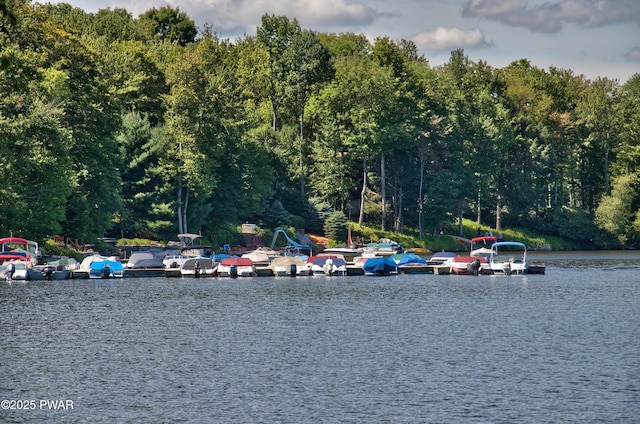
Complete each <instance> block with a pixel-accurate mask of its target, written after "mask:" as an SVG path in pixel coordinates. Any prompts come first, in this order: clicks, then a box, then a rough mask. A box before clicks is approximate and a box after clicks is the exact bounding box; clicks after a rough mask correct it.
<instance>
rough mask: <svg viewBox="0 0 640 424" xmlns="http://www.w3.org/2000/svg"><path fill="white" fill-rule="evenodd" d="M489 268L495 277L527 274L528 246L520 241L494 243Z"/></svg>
mask: <svg viewBox="0 0 640 424" xmlns="http://www.w3.org/2000/svg"><path fill="white" fill-rule="evenodd" d="M489 266H490V268H491V271H492V272H493V274H495V275H511V274H526V273H527V246H526V245H525V244H524V243H520V242H518V241H500V242H496V243H493V244H492V245H491V255H490V257H489Z"/></svg>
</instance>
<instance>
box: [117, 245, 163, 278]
mask: <svg viewBox="0 0 640 424" xmlns="http://www.w3.org/2000/svg"><path fill="white" fill-rule="evenodd" d="M164 274H165V265H164V263H163V261H162V260H160V259H159V258H157V257H156V256H155V255H154V254H153V252H147V251H141V252H133V253H132V254H131V256H130V257H129V260H128V261H127V262H126V263H125V264H124V276H125V277H160V276H163V275H164Z"/></svg>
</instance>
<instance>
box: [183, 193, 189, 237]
mask: <svg viewBox="0 0 640 424" xmlns="http://www.w3.org/2000/svg"><path fill="white" fill-rule="evenodd" d="M185 191H186V194H185V196H184V208H182V228H184V231H185V233H188V232H189V228H188V225H187V211H188V210H189V189H188V188H187V189H185Z"/></svg>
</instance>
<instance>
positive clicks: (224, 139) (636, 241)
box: [0, 1, 640, 248]
mask: <svg viewBox="0 0 640 424" xmlns="http://www.w3.org/2000/svg"><path fill="white" fill-rule="evenodd" d="M0 13H1V14H2V16H1V17H0V27H1V29H2V30H1V31H0V165H1V166H0V177H2V180H3V186H2V188H0V199H1V200H2V208H0V232H4V233H7V232H13V233H14V234H18V233H19V234H20V235H24V236H26V237H33V238H38V237H40V238H46V236H47V235H50V234H53V233H62V234H64V235H66V236H70V237H74V238H77V239H80V240H83V241H94V240H98V239H99V238H102V237H105V236H116V235H117V236H121V235H125V236H126V237H129V238H158V239H173V238H175V234H176V233H178V232H187V231H189V232H201V233H202V234H203V236H205V237H206V238H207V239H210V240H220V241H221V243H225V242H232V243H233V244H236V243H237V242H238V243H239V242H242V240H240V239H238V240H236V239H235V238H236V237H237V235H234V234H236V231H235V226H237V224H238V223H239V222H246V221H249V222H260V223H262V224H264V226H265V227H277V226H283V225H286V226H289V225H293V226H295V227H296V228H305V230H306V231H308V232H310V233H316V234H322V233H325V234H326V235H327V236H329V237H331V238H332V239H333V241H332V242H338V241H344V239H345V236H346V222H345V220H346V217H345V214H348V216H349V219H351V217H352V215H357V214H359V213H361V214H360V216H359V221H360V222H361V223H362V224H363V227H361V228H360V230H359V231H362V232H366V231H368V230H366V229H365V227H364V224H365V223H368V224H369V225H371V223H372V222H377V223H380V228H386V227H387V225H389V224H392V226H393V228H394V232H391V233H387V232H384V233H381V234H385V237H387V238H392V239H399V238H401V237H404V236H402V235H401V233H407V234H408V235H407V237H410V238H411V239H412V244H420V243H423V244H425V245H426V244H428V245H430V246H433V245H436V246H443V245H444V246H447V243H451V242H452V241H451V240H452V239H453V238H451V237H441V236H440V235H439V231H438V230H439V229H440V228H445V229H446V232H447V233H452V232H455V229H456V227H455V223H456V221H457V219H458V217H460V216H462V217H463V218H464V219H469V218H472V219H475V218H476V215H477V214H479V215H480V217H479V219H480V221H481V227H482V228H483V229H490V226H489V224H488V223H492V222H495V221H496V219H495V218H496V215H495V214H496V204H497V202H498V196H499V200H500V205H501V208H500V213H501V219H502V223H503V226H504V228H505V229H504V230H503V231H504V233H505V234H509V238H514V239H517V238H518V237H523V236H525V237H528V236H526V235H523V234H522V233H519V234H512V235H511V234H510V233H509V231H511V230H510V229H511V228H515V227H527V228H528V229H530V230H532V231H536V233H544V234H546V235H547V236H545V240H544V242H549V241H548V239H547V237H548V238H551V237H562V238H568V239H571V240H572V242H573V243H574V244H573V246H577V247H581V248H595V247H625V248H626V247H637V246H639V245H640V231H639V228H640V218H639V216H640V213H638V210H639V209H640V200H639V199H638V196H637V195H636V194H635V193H636V192H637V189H638V185H639V183H638V181H637V180H638V177H637V175H636V172H637V169H638V166H639V165H640V153H638V152H640V149H639V146H640V140H639V138H638V134H639V133H640V131H639V129H640V113H639V112H638V111H640V105H639V104H638V101H639V100H638V99H639V98H640V96H639V95H638V94H639V93H640V75H635V76H634V77H632V78H631V79H629V81H627V82H626V83H625V84H623V85H620V84H618V82H617V81H614V80H609V79H606V78H598V79H596V80H594V81H590V80H586V79H585V78H584V77H582V76H576V75H573V73H572V72H571V71H570V70H559V69H556V68H553V67H552V68H549V69H548V70H544V69H540V68H537V67H535V66H533V65H532V64H531V63H530V62H529V61H528V60H526V59H522V60H519V61H516V62H513V63H512V64H510V65H508V66H506V67H504V68H502V69H494V68H492V67H490V66H488V65H487V63H486V62H483V61H478V62H474V61H471V60H470V59H469V58H468V57H467V56H465V54H464V51H463V50H456V51H454V52H452V54H451V56H450V59H449V61H448V62H447V63H446V64H444V65H443V66H440V67H430V66H429V63H428V62H427V60H426V59H425V58H422V57H419V56H418V54H417V48H416V46H415V45H414V44H413V43H411V42H409V41H406V40H403V41H393V40H390V39H389V38H387V37H381V38H378V39H376V40H375V41H374V42H373V43H370V42H369V41H368V40H367V38H366V37H364V36H363V35H358V34H318V33H315V32H313V31H309V30H306V29H303V28H301V27H300V25H299V23H298V22H297V20H295V19H293V20H290V19H289V18H288V17H286V16H275V15H271V16H270V15H265V16H263V18H262V21H261V25H260V26H259V27H258V28H257V29H256V34H255V36H251V35H246V36H244V37H243V38H241V39H239V40H236V41H230V40H221V39H219V38H218V37H217V36H216V35H215V34H214V33H213V32H212V31H211V29H210V28H209V27H205V29H204V30H203V32H202V33H201V34H200V36H199V38H198V39H196V36H197V35H198V32H197V30H196V28H195V25H194V24H193V21H192V20H191V19H190V18H189V17H188V16H187V15H186V14H184V13H182V12H180V11H179V9H177V8H171V7H162V8H159V9H156V8H153V9H150V10H148V11H147V12H145V13H143V14H142V15H140V16H139V17H138V18H134V17H133V16H132V15H131V14H130V13H129V12H128V11H127V10H125V9H119V8H117V9H113V10H112V9H104V10H99V11H98V12H97V13H95V14H91V13H85V12H84V11H82V10H81V9H79V8H73V7H71V6H70V5H67V4H56V5H51V4H46V5H40V4H34V5H31V4H29V2H23V1H19V2H13V3H7V4H6V5H5V6H3V7H0ZM25 187H26V188H28V189H25ZM307 199H308V200H307ZM476 225H477V224H476ZM471 227H472V228H470V229H468V228H466V226H465V231H470V232H472V233H473V232H475V231H476V229H477V228H473V227H475V225H472V226H471ZM414 228H417V230H415V231H417V232H418V234H419V235H418V242H417V243H416V241H415V239H413V236H414V235H413V234H412V233H413V231H414ZM425 230H426V231H425ZM434 230H435V233H434ZM429 233H431V235H429ZM434 234H435V235H434ZM361 235H362V234H361ZM511 236H513V237H511ZM373 237H374V234H371V238H373ZM445 240H446V241H445ZM529 240H530V242H531V243H543V240H538V239H537V238H536V237H530V238H529ZM397 241H400V242H402V241H401V240H397ZM402 243H403V244H409V243H404V242H402ZM453 243H454V244H455V240H454V241H453ZM552 244H554V245H560V242H558V241H557V240H553V242H552ZM564 246H566V244H565V245H564ZM451 247H454V246H451ZM554 247H555V246H554Z"/></svg>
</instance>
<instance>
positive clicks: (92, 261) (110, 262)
mask: <svg viewBox="0 0 640 424" xmlns="http://www.w3.org/2000/svg"><path fill="white" fill-rule="evenodd" d="M123 276H124V266H123V265H122V263H121V262H120V261H119V260H118V258H116V257H115V256H102V255H98V254H95V255H91V256H87V257H85V258H84V259H83V260H82V262H80V266H79V267H78V268H77V269H75V270H73V271H72V277H73V278H122V277H123Z"/></svg>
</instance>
